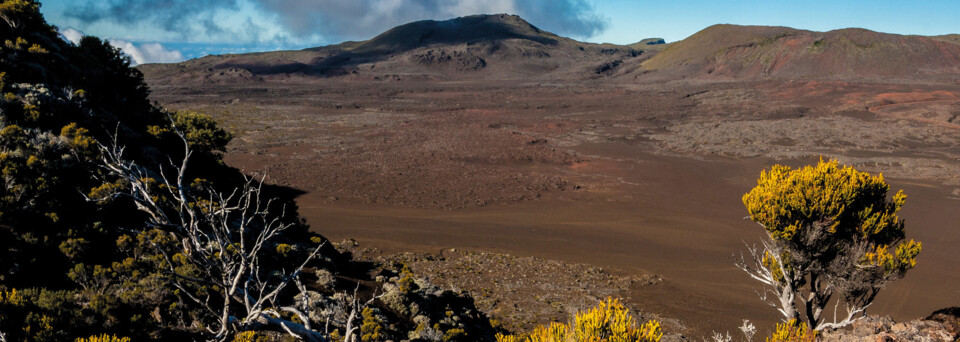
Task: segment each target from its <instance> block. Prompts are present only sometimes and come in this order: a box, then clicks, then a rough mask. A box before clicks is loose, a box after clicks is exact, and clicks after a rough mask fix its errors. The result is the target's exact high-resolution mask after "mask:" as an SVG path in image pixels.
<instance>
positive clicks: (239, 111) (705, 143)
mask: <svg viewBox="0 0 960 342" xmlns="http://www.w3.org/2000/svg"><path fill="white" fill-rule="evenodd" d="M152 87H153V89H154V96H155V98H156V99H158V100H159V101H161V102H162V103H165V104H166V105H167V106H169V107H171V108H193V109H200V110H203V111H205V112H207V113H210V114H212V115H214V116H215V117H216V118H217V119H218V120H219V121H220V122H222V123H223V124H224V125H225V126H226V127H229V128H231V129H233V130H234V131H236V132H237V133H238V138H237V139H236V140H235V141H234V142H233V143H232V144H231V150H230V151H229V153H228V154H227V156H226V161H227V163H228V164H230V165H233V166H235V167H238V168H241V169H243V170H245V171H246V172H248V173H251V174H256V175H262V174H266V175H267V177H268V178H267V179H268V181H270V182H273V183H276V184H281V185H286V186H290V187H293V188H296V189H300V190H302V191H305V192H306V193H305V194H304V195H302V196H301V197H300V198H299V199H298V203H299V205H300V212H301V213H302V214H303V215H304V216H305V217H306V218H307V221H308V223H309V224H310V225H311V226H312V227H313V228H314V229H316V230H317V231H318V232H321V233H322V234H324V235H326V236H327V237H329V238H331V239H333V240H335V241H338V240H340V239H344V238H353V239H356V240H357V241H359V243H360V244H361V246H366V247H376V248H380V249H385V250H388V251H397V252H399V251H422V252H437V251H439V250H442V249H449V248H456V249H458V250H462V249H466V250H479V251H489V252H498V253H508V254H512V255H517V256H537V257H543V258H548V259H554V260H561V261H567V262H577V263H589V264H593V265H597V266H599V267H606V268H610V269H613V270H617V272H622V273H626V274H657V275H661V276H662V277H663V281H662V282H660V283H658V284H655V285H637V287H635V288H632V289H631V290H630V291H628V292H625V293H622V294H621V295H622V296H624V297H627V298H629V301H630V303H632V304H633V305H634V306H635V307H636V308H639V309H642V310H644V311H646V312H653V313H657V314H660V315H662V316H665V317H674V318H679V319H680V320H681V323H682V324H683V325H684V326H685V327H686V328H685V329H686V330H683V331H685V333H686V334H688V335H693V336H698V335H705V334H708V333H710V331H712V330H718V331H719V330H731V329H733V327H736V326H738V325H739V323H740V320H741V319H744V318H746V319H750V320H752V321H754V322H758V323H761V324H763V325H764V326H772V325H773V323H774V321H775V315H774V314H775V312H774V311H773V310H772V309H771V308H769V307H767V306H766V305H765V304H763V303H762V302H761V301H760V300H759V299H757V298H756V295H755V294H754V292H753V291H754V289H755V288H757V284H756V283H754V282H752V281H750V280H749V279H748V278H747V276H746V275H745V274H743V273H742V272H740V271H738V270H736V269H735V268H734V267H733V259H732V257H733V255H734V254H735V253H739V252H740V251H742V250H744V243H745V242H746V243H754V242H757V241H759V240H758V239H759V237H760V236H761V230H760V228H759V227H757V226H756V225H755V224H753V223H752V222H750V221H749V220H747V219H745V218H744V216H746V212H745V210H744V208H743V205H742V203H741V202H740V197H741V196H742V195H743V194H744V193H745V192H747V191H749V189H750V188H751V187H752V186H753V185H754V184H755V181H756V179H757V177H758V176H759V173H760V171H761V170H763V169H765V168H769V166H770V165H772V164H774V163H786V164H789V165H794V166H799V165H804V164H810V163H814V162H816V159H817V158H818V157H819V156H821V155H822V156H825V157H828V158H839V159H840V160H841V162H844V163H846V164H851V165H855V166H857V167H858V168H860V169H863V170H867V171H871V172H884V173H885V174H886V175H888V178H889V179H890V182H891V184H892V186H893V187H894V188H895V189H898V188H903V189H905V191H906V193H907V194H908V196H909V198H908V201H907V206H906V208H905V209H904V211H903V214H902V217H903V218H905V219H906V220H907V226H908V235H909V236H910V237H911V238H916V239H918V240H920V241H923V242H924V252H923V254H922V255H921V259H920V263H919V265H918V266H917V268H916V269H914V270H912V271H911V272H910V273H909V274H908V275H907V277H906V279H903V280H900V281H897V282H896V283H894V284H892V285H890V287H889V288H888V289H885V290H884V291H883V292H882V293H881V295H880V297H879V298H878V302H877V303H876V304H875V305H874V306H873V307H871V312H872V313H878V314H889V315H892V316H894V317H895V318H897V319H913V318H916V317H919V316H922V315H925V314H928V313H929V312H932V311H933V310H935V309H938V308H941V307H944V306H949V305H952V304H950V303H955V302H958V301H960V293H957V292H956V291H955V289H954V287H953V286H950V285H949V284H955V283H957V282H958V281H960V270H957V269H956V268H955V267H954V265H955V264H956V262H957V255H956V253H955V248H954V246H956V244H957V243H960V233H958V232H960V230H958V228H960V227H958V226H957V222H960V217H958V216H960V214H958V213H957V212H956V211H955V210H952V208H954V207H955V206H956V205H957V203H958V202H957V197H958V195H960V176H958V175H960V172H958V170H960V163H958V162H957V160H958V157H960V148H958V147H957V144H956V143H955V142H956V141H957V138H960V130H957V129H953V128H949V127H943V126H940V125H932V124H929V123H928V122H926V121H923V120H905V119H899V118H894V117H889V116H883V115H877V114H874V113H872V112H871V111H868V110H866V108H868V107H870V106H871V105H873V104H874V103H878V102H876V96H877V95H879V94H885V93H910V92H922V93H929V94H945V93H943V92H944V91H947V92H949V91H951V90H950V88H949V87H944V86H937V85H919V86H918V85H912V86H909V87H907V86H896V85H888V84H860V83H842V82H841V83H833V82H828V83H803V82H795V83H777V82H773V83H771V82H762V83H745V84H744V83H678V84H654V85H643V84H640V85H637V84H603V83H596V82H594V83H590V82H587V83H578V82H570V83H566V84H563V85H562V86H558V85H546V84H537V83H532V84H530V83H523V82H504V81H501V82H489V81H477V82H457V83H432V82H412V81H411V82H401V83H367V82H354V81H340V80H330V79H326V80H318V79H302V80H300V81H299V83H286V84H281V85H271V84H267V85H264V84H256V85H238V86H233V87H216V88H206V89H205V90H204V92H209V93H212V94H216V96H215V97H210V96H207V95H191V92H194V91H195V90H196V89H193V88H191V87H188V86H182V85H164V84H153V85H152ZM823 87H826V89H827V90H824V89H821V88H823ZM938 87H939V88H940V89H938ZM259 89H263V90H259ZM898 89H899V90H898ZM915 89H920V90H915ZM871 92H873V94H874V96H864V97H862V100H859V101H862V102H860V103H859V104H857V105H852V104H850V103H849V102H851V101H854V100H853V99H854V98H858V99H859V98H860V96H862V94H868V93H871ZM201 93H203V92H201ZM257 93H265V94H270V96H256V95H251V94H257ZM785 94H789V96H786V95H785ZM938 96H939V95H938ZM922 98H929V97H922ZM211 99H216V100H213V101H211ZM801 103H806V104H809V105H810V106H801V105H800V104H801ZM342 104H347V105H342ZM855 108H860V109H859V110H856V109H855ZM852 128H856V129H853V130H852ZM579 300H581V301H583V299H579ZM502 305H508V304H506V303H504V304H502Z"/></svg>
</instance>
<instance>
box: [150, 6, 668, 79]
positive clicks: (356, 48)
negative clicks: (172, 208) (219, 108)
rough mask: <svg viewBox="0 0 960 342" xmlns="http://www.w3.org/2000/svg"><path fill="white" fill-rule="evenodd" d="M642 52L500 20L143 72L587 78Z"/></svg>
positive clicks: (418, 27) (464, 21)
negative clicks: (573, 38)
mask: <svg viewBox="0 0 960 342" xmlns="http://www.w3.org/2000/svg"><path fill="white" fill-rule="evenodd" d="M651 50H653V49H651ZM642 53H643V50H642V49H640V48H633V47H628V46H619V45H611V44H591V43H582V42H578V41H575V40H572V39H569V38H564V37H560V36H557V35H555V34H553V33H550V32H546V31H543V30H540V29H538V28H537V27H535V26H533V25H531V24H530V23H528V22H526V21H525V20H523V19H521V18H520V17H518V16H515V15H506V14H498V15H474V16H469V17H461V18H456V19H451V20H446V21H433V20H425V21H418V22H413V23H409V24H405V25H401V26H398V27H395V28H393V29H390V30H388V31H386V32H384V33H382V34H380V35H379V36H377V37H374V38H373V39H370V40H367V41H362V42H345V43H341V44H336V45H330V46H323V47H317V48H309V49H304V50H299V51H279V52H264V53H251V54H242V55H222V56H208V57H203V58H200V59H196V60H191V61H186V62H183V63H180V64H176V65H175V66H160V65H146V66H142V67H141V70H143V71H144V73H145V74H146V75H147V77H148V78H153V79H156V78H168V77H173V78H200V79H204V80H212V81H217V80H234V79H237V78H241V79H259V78H262V77H270V76H275V75H290V74H295V75H310V76H359V77H363V78H396V77H410V76H416V77H429V78H445V76H455V77H457V78H462V77H467V78H497V79H503V78H526V77H531V76H542V75H553V76H555V77H556V76H561V77H562V76H569V75H576V77H590V76H591V75H592V76H596V75H609V74H613V73H615V72H617V71H618V70H616V69H617V68H618V67H619V66H620V65H623V64H624V62H625V61H628V60H637V59H638V58H640V57H639V56H641V55H642ZM637 62H638V61H637ZM635 64H636V63H634V65H635Z"/></svg>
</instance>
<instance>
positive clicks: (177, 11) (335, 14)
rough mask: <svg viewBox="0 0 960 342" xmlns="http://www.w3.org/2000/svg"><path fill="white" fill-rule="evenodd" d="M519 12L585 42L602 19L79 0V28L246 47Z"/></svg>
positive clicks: (512, 2) (476, 8)
mask: <svg viewBox="0 0 960 342" xmlns="http://www.w3.org/2000/svg"><path fill="white" fill-rule="evenodd" d="M478 13H510V14H517V15H520V16H521V17H523V18H524V19H526V20H528V21H530V22H531V23H532V24H534V25H536V26H538V27H540V28H542V29H544V30H547V31H551V32H554V33H557V34H560V35H564V36H573V37H579V38H586V37H590V36H593V35H596V34H599V33H601V32H603V31H604V30H605V29H606V26H607V20H606V19H604V18H603V17H602V16H600V15H599V14H598V13H597V12H596V10H595V9H594V8H593V6H591V5H590V4H589V3H588V2H587V1H586V0H163V1H157V0H99V1H97V0H81V1H77V2H75V3H74V5H73V7H72V8H71V9H70V10H69V11H67V12H66V13H64V15H65V16H67V17H70V18H73V19H76V20H78V21H80V22H82V23H86V24H93V23H102V22H105V23H113V24H118V25H120V26H128V27H132V26H133V25H141V26H142V25H152V26H153V27H156V28H158V29H161V30H163V31H166V32H170V33H175V34H177V35H179V36H180V38H181V39H184V40H193V41H197V40H199V39H207V40H210V41H220V42H228V41H229V42H233V43H252V42H266V41H280V42H290V41H327V42H337V41H341V40H358V39H367V38H370V37H372V36H374V35H376V34H378V33H380V32H383V31H385V30H387V29H389V28H391V27H394V26H397V25H401V24H405V23H408V22H411V21H416V20H425V19H449V18H453V17H458V16H465V15H471V14H478Z"/></svg>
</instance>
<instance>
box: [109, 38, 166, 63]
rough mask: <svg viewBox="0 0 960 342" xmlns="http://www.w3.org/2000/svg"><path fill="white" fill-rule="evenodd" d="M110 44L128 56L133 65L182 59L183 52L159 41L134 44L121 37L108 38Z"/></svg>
mask: <svg viewBox="0 0 960 342" xmlns="http://www.w3.org/2000/svg"><path fill="white" fill-rule="evenodd" d="M108 41H109V42H110V45H113V46H115V47H117V48H119V49H120V50H123V53H125V54H127V55H128V56H130V59H132V60H133V65H139V64H146V63H176V62H181V61H183V59H184V58H183V53H180V51H177V50H170V49H167V48H166V47H165V46H163V45H162V44H160V43H142V44H139V45H137V44H134V43H131V42H128V41H126V40H121V39H108Z"/></svg>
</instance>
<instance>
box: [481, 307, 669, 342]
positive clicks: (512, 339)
mask: <svg viewBox="0 0 960 342" xmlns="http://www.w3.org/2000/svg"><path fill="white" fill-rule="evenodd" d="M661 337H663V332H662V331H661V328H660V322H657V321H655V320H651V321H647V322H646V323H643V324H637V322H636V321H635V320H634V318H633V316H631V315H630V312H629V310H628V309H627V308H626V307H625V306H623V304H621V303H620V300H618V299H615V298H607V299H606V300H604V301H602V302H600V303H599V304H598V305H597V306H596V307H594V308H592V309H590V310H587V311H583V312H578V313H577V314H576V316H574V318H573V322H572V323H571V324H563V323H556V322H555V323H551V324H550V325H547V326H538V327H536V328H534V329H533V331H532V332H530V334H529V335H527V336H525V337H519V336H514V335H502V334H498V335H497V341H498V342H588V341H607V342H656V341H660V338H661Z"/></svg>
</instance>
